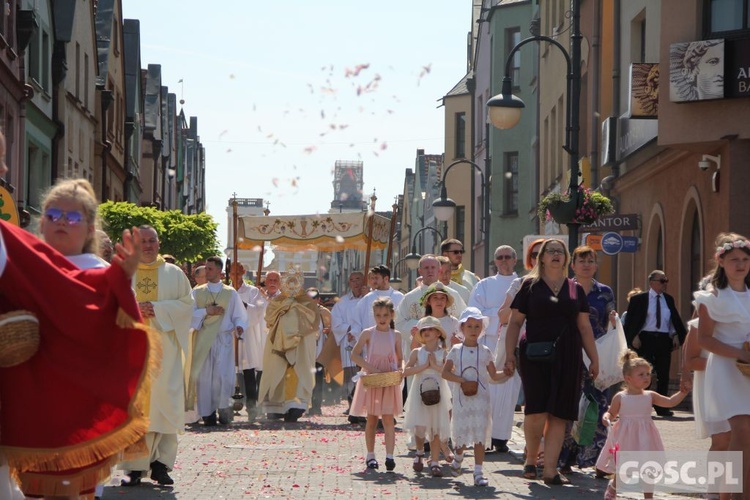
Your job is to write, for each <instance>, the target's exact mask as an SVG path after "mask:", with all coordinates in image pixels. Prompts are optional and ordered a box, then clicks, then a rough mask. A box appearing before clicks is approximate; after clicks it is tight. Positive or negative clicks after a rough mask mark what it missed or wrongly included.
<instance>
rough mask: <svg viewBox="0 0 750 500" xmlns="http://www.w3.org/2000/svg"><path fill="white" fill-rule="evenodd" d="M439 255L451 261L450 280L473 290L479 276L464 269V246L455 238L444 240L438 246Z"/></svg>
mask: <svg viewBox="0 0 750 500" xmlns="http://www.w3.org/2000/svg"><path fill="white" fill-rule="evenodd" d="M440 254H441V255H443V256H444V257H448V259H450V261H451V280H452V281H455V282H456V283H458V284H459V285H463V286H465V287H466V288H468V289H469V290H473V289H474V287H475V286H476V284H477V283H479V276H477V275H476V274H474V273H472V272H471V271H469V270H468V269H465V268H464V265H463V263H462V261H463V258H464V244H463V243H461V242H460V241H459V240H457V239H455V238H451V239H449V240H445V241H443V242H442V243H441V244H440Z"/></svg>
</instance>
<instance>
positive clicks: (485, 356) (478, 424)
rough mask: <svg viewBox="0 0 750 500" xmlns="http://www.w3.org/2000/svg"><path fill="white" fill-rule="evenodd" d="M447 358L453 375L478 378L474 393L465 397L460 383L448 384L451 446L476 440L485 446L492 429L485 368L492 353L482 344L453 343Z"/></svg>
mask: <svg viewBox="0 0 750 500" xmlns="http://www.w3.org/2000/svg"><path fill="white" fill-rule="evenodd" d="M448 359H449V360H451V361H452V362H453V373H454V374H456V375H458V376H459V377H463V378H465V379H466V380H478V381H479V391H478V392H477V393H476V395H474V396H466V395H465V394H464V393H463V391H462V390H461V385H460V384H451V385H452V386H453V387H452V389H453V418H452V419H451V440H452V441H453V446H455V447H456V448H458V447H462V446H465V447H471V446H473V445H474V444H477V443H482V444H484V445H489V444H490V442H491V436H490V432H491V430H492V405H491V404H490V393H489V391H488V388H489V385H490V374H489V372H488V371H487V365H489V364H490V363H491V362H492V352H491V351H490V350H489V348H488V347H487V346H485V345H482V344H479V345H478V346H476V347H468V346H464V345H463V344H456V345H455V346H453V348H452V349H451V350H450V352H449V353H448ZM462 373H463V375H462ZM477 377H478V378H477Z"/></svg>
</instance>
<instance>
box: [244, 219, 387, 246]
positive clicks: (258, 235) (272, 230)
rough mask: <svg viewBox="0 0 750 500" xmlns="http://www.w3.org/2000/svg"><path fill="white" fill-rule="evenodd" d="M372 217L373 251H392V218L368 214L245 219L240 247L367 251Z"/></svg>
mask: <svg viewBox="0 0 750 500" xmlns="http://www.w3.org/2000/svg"><path fill="white" fill-rule="evenodd" d="M370 217H373V224H372V241H371V249H372V250H383V249H386V248H388V240H389V238H390V226H391V221H390V219H388V218H386V217H383V216H382V215H377V214H369V213H368V212H355V213H339V214H319V215H288V216H279V217H266V216H262V215H261V216H242V217H240V218H239V224H238V228H237V236H238V239H237V247H238V248H241V249H245V250H253V249H256V248H259V247H260V246H261V244H262V243H263V242H269V243H271V244H272V245H273V246H274V249H275V250H279V251H299V250H304V249H313V250H318V251H320V252H336V251H339V250H344V249H355V250H366V249H367V240H368V231H369V227H368V226H369V224H368V221H369V218H370Z"/></svg>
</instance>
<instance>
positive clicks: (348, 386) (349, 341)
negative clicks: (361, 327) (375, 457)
mask: <svg viewBox="0 0 750 500" xmlns="http://www.w3.org/2000/svg"><path fill="white" fill-rule="evenodd" d="M364 284H365V277H364V275H363V274H362V273H361V272H359V271H354V272H353V273H351V274H350V275H349V293H347V294H345V295H344V296H342V297H341V298H340V299H339V301H338V302H336V304H334V306H333V309H331V330H332V331H333V337H334V339H335V340H336V345H338V346H339V349H340V350H341V367H342V368H343V370H344V384H343V386H342V391H343V392H344V394H343V395H344V397H346V398H347V399H348V400H349V406H351V402H352V391H353V390H354V383H353V382H352V377H354V375H355V374H356V373H357V371H358V367H357V365H356V364H355V363H354V362H353V361H352V357H351V352H352V349H354V346H355V345H356V344H357V340H358V338H359V337H358V334H359V332H356V333H357V335H355V333H354V332H352V324H353V323H354V315H355V313H356V311H357V304H358V303H359V301H360V299H362V297H363V295H364V294H363V292H364V291H365V288H364ZM348 412H349V410H348V409H347V414H348ZM352 418H354V417H352Z"/></svg>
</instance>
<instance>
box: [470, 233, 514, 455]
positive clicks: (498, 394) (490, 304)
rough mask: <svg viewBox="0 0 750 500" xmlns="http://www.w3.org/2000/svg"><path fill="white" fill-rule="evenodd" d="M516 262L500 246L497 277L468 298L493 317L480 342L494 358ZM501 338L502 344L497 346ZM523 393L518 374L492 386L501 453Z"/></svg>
mask: <svg viewBox="0 0 750 500" xmlns="http://www.w3.org/2000/svg"><path fill="white" fill-rule="evenodd" d="M516 261H517V258H516V251H515V250H514V249H513V248H512V247H510V246H508V245H502V246H499V247H497V249H496V250H495V266H496V267H497V274H496V275H495V276H490V277H488V278H484V279H483V280H481V281H480V282H479V283H477V286H476V287H475V288H474V291H473V292H472V293H471V298H470V299H469V306H473V307H476V308H478V309H479V310H480V311H482V314H483V315H485V316H487V317H489V318H490V326H489V327H488V328H487V333H486V335H484V336H483V337H482V338H481V339H480V342H482V343H483V344H484V345H486V346H487V347H489V348H490V351H492V355H493V359H494V357H495V354H496V353H497V348H498V346H501V347H502V346H504V345H505V336H504V332H505V329H503V330H501V329H500V319H499V317H498V311H499V310H500V307H501V306H502V305H503V302H505V297H506V295H507V293H508V289H509V288H510V285H511V283H513V280H515V279H516V278H518V275H517V274H516V273H515V272H514V271H513V269H514V267H515V265H516ZM501 331H502V332H503V337H502V339H500V337H499V336H500V332H501ZM498 339H499V341H500V342H501V343H498ZM520 391H521V378H520V377H519V376H518V374H517V373H516V374H514V375H513V377H511V378H510V379H508V380H507V381H506V382H504V383H502V384H491V385H490V402H491V403H492V446H493V447H494V448H495V449H496V450H498V451H507V448H508V447H507V443H508V440H509V439H510V436H511V432H512V430H513V416H514V412H515V407H516V403H517V402H518V395H519V393H520Z"/></svg>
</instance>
